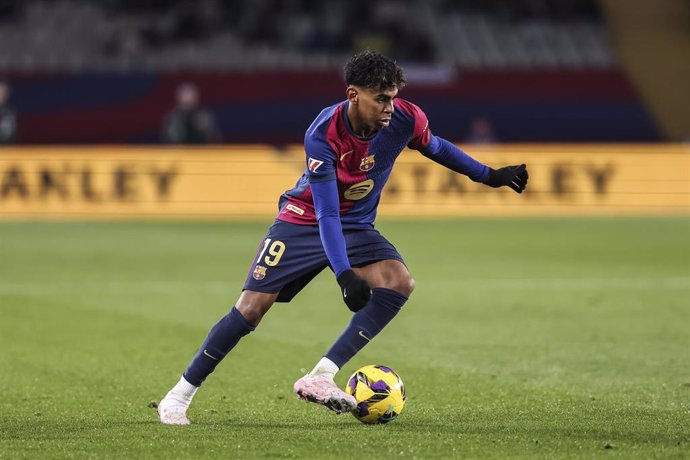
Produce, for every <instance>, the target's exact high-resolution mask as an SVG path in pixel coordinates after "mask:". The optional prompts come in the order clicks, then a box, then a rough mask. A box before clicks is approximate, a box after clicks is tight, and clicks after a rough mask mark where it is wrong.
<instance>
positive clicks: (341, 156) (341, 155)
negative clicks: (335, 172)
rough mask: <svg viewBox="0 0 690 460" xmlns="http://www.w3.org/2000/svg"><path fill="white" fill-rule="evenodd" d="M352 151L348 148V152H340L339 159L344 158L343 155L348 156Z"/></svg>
mask: <svg viewBox="0 0 690 460" xmlns="http://www.w3.org/2000/svg"><path fill="white" fill-rule="evenodd" d="M352 152H353V151H352V150H350V151H349V152H345V153H341V154H340V161H343V160H344V159H345V157H346V156H348V155H349V154H351V153H352Z"/></svg>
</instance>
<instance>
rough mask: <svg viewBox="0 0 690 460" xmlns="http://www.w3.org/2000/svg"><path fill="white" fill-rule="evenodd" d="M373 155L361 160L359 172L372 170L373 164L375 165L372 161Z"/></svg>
mask: <svg viewBox="0 0 690 460" xmlns="http://www.w3.org/2000/svg"><path fill="white" fill-rule="evenodd" d="M375 155H376V154H374V155H369V156H368V157H366V158H362V162H361V163H360V164H359V170H360V171H365V172H366V171H371V170H372V169H373V168H374V163H376V160H375V159H374V156H375Z"/></svg>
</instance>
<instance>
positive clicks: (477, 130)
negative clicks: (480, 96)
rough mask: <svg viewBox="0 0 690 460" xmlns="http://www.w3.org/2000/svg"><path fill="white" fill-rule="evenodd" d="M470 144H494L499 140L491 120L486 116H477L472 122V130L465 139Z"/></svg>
mask: <svg viewBox="0 0 690 460" xmlns="http://www.w3.org/2000/svg"><path fill="white" fill-rule="evenodd" d="M465 142H468V143H470V144H493V143H496V142H498V138H496V135H495V134H494V128H493V126H492V125H491V122H490V121H489V120H487V119H486V118H484V117H476V118H474V119H473V120H472V123H471V124H470V132H469V135H468V136H467V139H465Z"/></svg>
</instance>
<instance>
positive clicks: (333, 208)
mask: <svg viewBox="0 0 690 460" xmlns="http://www.w3.org/2000/svg"><path fill="white" fill-rule="evenodd" d="M319 144H320V142H318V141H310V140H307V141H305V148H306V150H307V168H308V171H309V184H310V186H311V192H312V196H313V199H314V210H315V211H316V220H317V222H318V224H319V235H320V237H321V244H322V245H323V249H324V251H325V252H326V257H328V261H329V263H330V264H331V267H332V268H333V272H334V273H335V276H336V279H337V281H338V284H339V285H340V289H341V293H342V295H343V300H344V301H345V304H346V305H347V307H348V308H349V309H350V310H352V311H357V310H360V309H361V308H362V307H364V306H365V305H366V304H367V302H368V301H369V298H370V297H371V288H370V287H369V285H368V284H367V282H366V281H364V280H363V279H362V278H360V277H359V276H357V275H356V274H355V272H354V271H353V270H352V267H351V266H350V261H349V259H348V257H347V246H346V244H345V236H344V235H343V227H342V224H341V222H340V198H339V196H338V185H337V182H336V176H335V154H334V153H333V152H332V151H330V148H326V149H325V150H324V148H323V147H324V146H323V145H321V146H319ZM319 147H320V148H319ZM310 153H311V155H310ZM321 168H323V169H321Z"/></svg>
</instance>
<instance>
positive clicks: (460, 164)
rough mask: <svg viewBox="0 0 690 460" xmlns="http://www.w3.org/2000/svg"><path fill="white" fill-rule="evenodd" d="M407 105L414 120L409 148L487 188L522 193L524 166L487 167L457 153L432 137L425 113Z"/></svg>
mask: <svg viewBox="0 0 690 460" xmlns="http://www.w3.org/2000/svg"><path fill="white" fill-rule="evenodd" d="M410 106H411V107H412V110H413V113H414V117H415V130H414V134H413V137H412V140H411V141H410V143H409V144H408V146H409V147H410V148H413V149H415V150H418V151H419V152H421V153H422V155H424V156H425V157H427V158H429V159H431V160H433V161H435V162H436V163H438V164H440V165H443V166H445V167H446V168H448V169H451V170H453V171H455V172H457V173H460V174H464V175H466V176H468V177H469V178H470V179H472V180H473V181H475V182H481V183H482V184H486V185H488V186H490V187H503V186H508V187H510V188H512V189H513V190H515V191H516V192H517V193H522V191H523V190H525V187H526V186H527V179H528V174H527V166H526V165H524V164H522V165H517V166H506V167H503V168H499V169H493V168H490V167H489V166H487V165H485V164H483V163H481V162H479V161H477V160H475V159H474V158H472V157H471V156H469V155H468V154H467V153H465V152H463V151H462V150H460V149H459V148H458V147H457V146H456V145H455V144H453V143H452V142H448V141H447V140H445V139H443V138H441V137H438V136H434V135H433V134H431V131H430V130H429V121H428V120H427V118H426V115H425V114H424V112H422V111H421V109H420V108H419V107H417V106H415V105H413V104H410Z"/></svg>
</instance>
